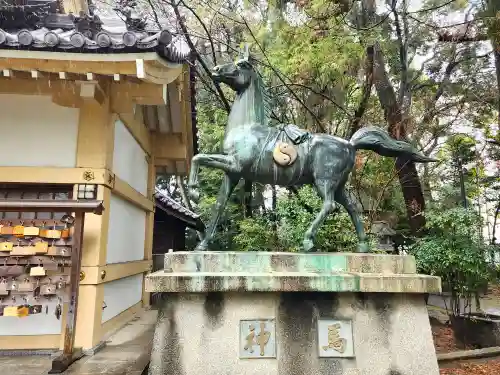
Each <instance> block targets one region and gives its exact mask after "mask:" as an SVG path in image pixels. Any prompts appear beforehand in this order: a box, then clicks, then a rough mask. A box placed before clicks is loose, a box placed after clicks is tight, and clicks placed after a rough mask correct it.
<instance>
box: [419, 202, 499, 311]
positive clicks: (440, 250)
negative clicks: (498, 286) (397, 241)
mask: <svg viewBox="0 0 500 375" xmlns="http://www.w3.org/2000/svg"><path fill="white" fill-rule="evenodd" d="M426 216H427V228H428V230H429V233H428V235H427V236H426V237H424V238H421V239H419V240H417V242H416V243H415V244H414V245H413V247H412V249H411V252H412V254H414V255H415V257H416V260H417V267H418V270H419V271H420V272H423V273H426V274H429V275H435V276H440V277H441V280H442V282H443V285H444V287H445V288H448V289H449V290H450V291H451V293H452V306H451V307H450V309H451V313H453V314H459V313H460V305H459V301H460V299H461V298H463V299H465V300H468V301H469V302H470V300H471V298H472V296H473V293H475V292H476V291H478V290H479V288H480V287H482V286H484V285H485V284H487V283H488V282H489V281H490V280H491V279H492V278H493V274H492V268H491V267H490V265H489V263H488V262H487V260H486V259H487V258H486V254H488V251H489V249H488V246H486V245H484V244H483V243H482V242H481V240H480V238H479V236H478V230H477V228H478V227H481V225H482V223H481V218H480V217H479V216H478V215H477V213H476V212H474V211H473V210H467V209H464V208H461V207H457V208H452V209H449V210H446V211H434V212H432V211H431V212H427V213H426Z"/></svg>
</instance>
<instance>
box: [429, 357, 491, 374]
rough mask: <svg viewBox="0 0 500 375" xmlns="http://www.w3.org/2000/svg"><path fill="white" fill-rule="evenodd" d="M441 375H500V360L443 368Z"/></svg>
mask: <svg viewBox="0 0 500 375" xmlns="http://www.w3.org/2000/svg"><path fill="white" fill-rule="evenodd" d="M439 374H440V375H500V360H499V359H493V360H490V361H487V362H485V363H466V362H462V363H458V364H457V366H456V367H455V368H442V369H440V370H439Z"/></svg>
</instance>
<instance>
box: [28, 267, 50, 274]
mask: <svg viewBox="0 0 500 375" xmlns="http://www.w3.org/2000/svg"><path fill="white" fill-rule="evenodd" d="M45 275H46V272H45V268H43V267H42V266H37V267H31V269H30V276H45Z"/></svg>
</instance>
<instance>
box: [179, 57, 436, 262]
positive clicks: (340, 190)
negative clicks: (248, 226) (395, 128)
mask: <svg viewBox="0 0 500 375" xmlns="http://www.w3.org/2000/svg"><path fill="white" fill-rule="evenodd" d="M212 74H213V78H214V80H216V81H218V82H220V83H225V84H226V85H228V86H229V87H230V88H231V89H233V90H234V91H235V92H236V98H235V100H234V103H233V105H232V108H231V112H230V114H229V119H228V124H227V127H226V131H225V136H224V142H223V147H222V148H223V150H222V153H221V154H197V155H195V156H194V157H193V159H192V163H191V170H190V175H189V182H188V187H189V191H190V195H191V196H192V197H193V198H196V197H197V196H198V193H197V191H196V187H197V185H198V173H199V168H200V167H201V166H203V167H208V168H217V169H220V170H222V171H224V181H223V182H222V185H221V187H220V191H219V196H218V198H217V202H216V203H215V205H214V207H213V212H212V217H211V220H210V223H209V225H208V230H207V232H206V234H205V237H204V239H203V240H202V241H201V242H200V243H199V244H198V246H197V247H196V250H198V251H204V250H207V249H208V246H209V244H210V240H211V239H212V238H213V236H214V233H215V231H216V228H217V224H218V222H219V219H220V217H221V215H222V213H223V211H224V209H225V207H226V204H227V202H228V199H229V196H230V195H231V193H232V192H233V190H234V188H235V187H236V185H237V184H238V182H239V181H240V180H241V179H242V178H243V179H246V180H248V181H253V182H260V183H263V184H274V185H280V186H300V185H304V184H313V185H314V186H315V187H316V190H317V192H318V194H319V195H320V197H321V198H322V200H323V206H322V208H321V210H320V211H319V213H318V214H317V215H316V218H315V219H314V221H313V222H312V223H311V225H310V227H309V228H308V230H307V231H306V233H305V236H304V241H303V249H304V251H306V252H308V251H312V250H313V249H314V239H315V236H316V233H317V231H318V229H319V227H320V226H321V224H322V223H323V221H324V220H325V218H326V217H327V216H328V214H330V213H331V212H332V211H334V209H335V208H336V204H335V202H337V203H339V204H340V205H342V206H343V207H344V208H345V209H346V211H347V212H348V214H349V216H350V217H351V220H352V222H353V224H354V227H355V229H356V234H357V236H358V240H359V244H358V251H359V252H368V251H369V246H368V241H367V237H366V234H365V231H364V227H363V222H362V219H361V217H360V214H359V213H358V212H357V211H356V208H355V206H354V204H353V203H352V202H351V200H350V198H349V196H348V195H347V193H346V190H345V184H346V182H347V179H348V177H349V173H350V172H351V171H352V168H353V166H354V161H355V155H356V150H372V151H375V152H376V153H377V154H379V155H382V156H389V157H398V156H404V157H406V158H408V159H409V160H412V161H415V162H422V163H426V162H432V161H435V160H434V159H431V158H428V157H426V156H424V155H422V154H421V153H419V152H417V151H416V150H415V149H414V148H413V147H412V146H411V145H410V144H408V143H406V142H403V141H398V140H395V139H393V138H391V137H390V136H389V134H388V133H387V132H386V131H384V130H382V129H380V128H377V127H364V128H361V129H360V130H358V131H357V132H356V133H354V135H353V136H352V137H351V139H350V140H345V139H342V138H338V137H335V136H331V135H327V134H310V133H308V132H307V131H305V130H302V129H299V128H298V127H296V126H294V125H287V126H282V127H279V128H278V127H270V126H269V113H270V101H269V97H268V94H267V91H266V87H265V86H264V82H263V80H262V78H261V76H260V75H259V74H258V72H257V71H256V70H255V69H254V67H253V65H252V63H251V60H250V59H249V57H248V55H247V56H246V57H244V58H242V59H240V60H238V61H236V62H234V63H228V64H224V65H219V66H216V67H215V68H214V69H213V72H212ZM285 148H288V149H289V150H291V151H292V152H291V153H290V155H283V153H284V151H283V150H284V149H285ZM280 153H281V156H284V157H283V158H281V159H280V158H279V155H278V156H277V154H280Z"/></svg>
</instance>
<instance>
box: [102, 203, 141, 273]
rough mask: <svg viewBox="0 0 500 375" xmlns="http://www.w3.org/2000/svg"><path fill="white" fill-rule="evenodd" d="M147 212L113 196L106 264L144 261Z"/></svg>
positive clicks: (110, 208)
mask: <svg viewBox="0 0 500 375" xmlns="http://www.w3.org/2000/svg"><path fill="white" fill-rule="evenodd" d="M145 237H146V212H145V211H144V210H142V209H141V208H138V207H137V206H135V205H133V204H132V203H130V202H128V201H126V200H124V199H122V198H120V197H118V196H116V195H114V194H111V200H110V207H109V229H108V246H107V249H106V263H108V264H109V263H122V262H131V261H134V260H142V259H144V241H145Z"/></svg>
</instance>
